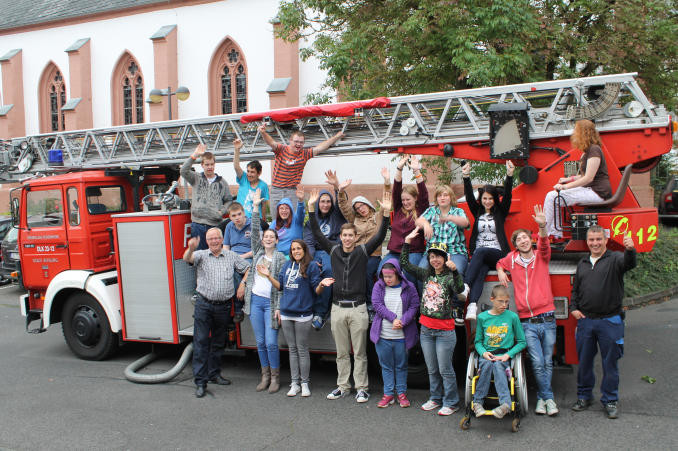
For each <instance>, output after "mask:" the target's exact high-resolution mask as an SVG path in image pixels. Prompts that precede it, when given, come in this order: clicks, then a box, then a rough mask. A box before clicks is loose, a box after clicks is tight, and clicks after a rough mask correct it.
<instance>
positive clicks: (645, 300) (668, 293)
mask: <svg viewBox="0 0 678 451" xmlns="http://www.w3.org/2000/svg"><path fill="white" fill-rule="evenodd" d="M677 293H678V285H676V286H674V287H671V288H668V289H666V290H662V291H655V292H654V293H649V294H644V295H642V296H636V297H633V298H624V300H623V301H622V305H623V307H625V308H638V307H642V306H643V305H646V304H649V303H652V302H663V301H668V300H669V299H671V298H672V297H673V296H675V295H676V294H677Z"/></svg>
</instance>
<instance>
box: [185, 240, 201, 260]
mask: <svg viewBox="0 0 678 451" xmlns="http://www.w3.org/2000/svg"><path fill="white" fill-rule="evenodd" d="M198 244H200V239H199V238H198V237H197V236H195V237H193V238H191V239H190V240H188V247H187V248H186V250H185V251H184V257H183V258H184V261H185V262H186V263H191V264H193V252H195V250H196V249H197V248H198Z"/></svg>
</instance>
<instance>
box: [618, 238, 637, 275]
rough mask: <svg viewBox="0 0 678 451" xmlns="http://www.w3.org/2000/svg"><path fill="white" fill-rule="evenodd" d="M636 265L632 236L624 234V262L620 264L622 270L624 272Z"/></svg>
mask: <svg viewBox="0 0 678 451" xmlns="http://www.w3.org/2000/svg"><path fill="white" fill-rule="evenodd" d="M635 267H636V248H635V245H634V244H633V238H631V235H626V236H625V237H624V262H623V265H622V268H621V269H622V271H623V272H626V271H629V270H631V269H633V268H635Z"/></svg>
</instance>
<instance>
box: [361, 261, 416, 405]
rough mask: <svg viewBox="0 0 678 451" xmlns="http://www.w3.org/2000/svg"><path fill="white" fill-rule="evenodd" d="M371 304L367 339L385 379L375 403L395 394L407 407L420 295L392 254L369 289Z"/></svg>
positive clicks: (387, 402)
mask: <svg viewBox="0 0 678 451" xmlns="http://www.w3.org/2000/svg"><path fill="white" fill-rule="evenodd" d="M372 306H373V307H374V311H375V317H374V321H373V322H372V328H371V329H370V340H372V342H373V343H374V344H375V347H376V349H377V355H378V356H379V363H380V364H381V377H382V379H383V380H384V396H383V397H382V398H381V401H379V403H377V407H382V408H383V407H388V406H389V405H391V404H394V403H395V396H396V394H397V397H398V404H400V407H409V406H410V401H409V400H408V399H407V393H406V392H407V351H408V350H409V349H410V348H412V347H413V346H414V345H415V344H416V343H417V339H418V332H417V321H416V317H417V310H418V308H419V296H418V295H417V289H416V287H415V286H414V284H413V283H412V282H410V281H409V280H407V279H406V278H405V277H404V276H403V273H402V270H401V269H400V264H399V263H398V260H396V259H395V258H391V259H389V260H387V261H386V263H384V265H383V266H382V268H381V271H380V272H379V280H378V281H377V283H376V284H375V285H374V289H373V290H372Z"/></svg>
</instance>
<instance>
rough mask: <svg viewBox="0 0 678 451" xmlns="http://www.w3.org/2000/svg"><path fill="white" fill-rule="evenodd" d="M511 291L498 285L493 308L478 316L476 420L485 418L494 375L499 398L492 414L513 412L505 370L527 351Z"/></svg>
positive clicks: (496, 415)
mask: <svg viewBox="0 0 678 451" xmlns="http://www.w3.org/2000/svg"><path fill="white" fill-rule="evenodd" d="M509 299H510V297H509V292H508V289H507V288H506V287H504V286H502V285H495V286H494V288H493V289H492V294H491V295H490V301H491V302H492V308H491V309H490V310H487V311H485V312H482V313H481V314H479V315H478V320H477V321H478V322H477V326H476V339H475V348H476V352H477V353H478V355H479V358H478V367H479V376H478V382H477V383H476V387H475V394H474V396H473V412H474V413H475V416H476V417H480V416H482V415H484V414H485V408H484V407H483V401H484V400H485V396H487V392H488V390H489V388H490V380H491V378H492V376H493V375H494V387H495V389H496V391H497V395H498V397H499V406H498V407H496V408H495V409H493V410H492V415H494V416H495V417H496V418H503V417H504V416H505V415H506V414H507V413H509V412H510V411H511V391H510V389H509V385H508V377H507V373H506V370H507V368H510V365H511V363H510V359H511V358H513V357H514V356H515V355H516V354H518V353H519V352H521V351H522V350H523V349H525V345H526V342H525V334H524V333H523V328H522V326H521V324H520V318H519V317H518V315H517V314H516V313H514V312H512V311H510V310H508V306H509Z"/></svg>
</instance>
